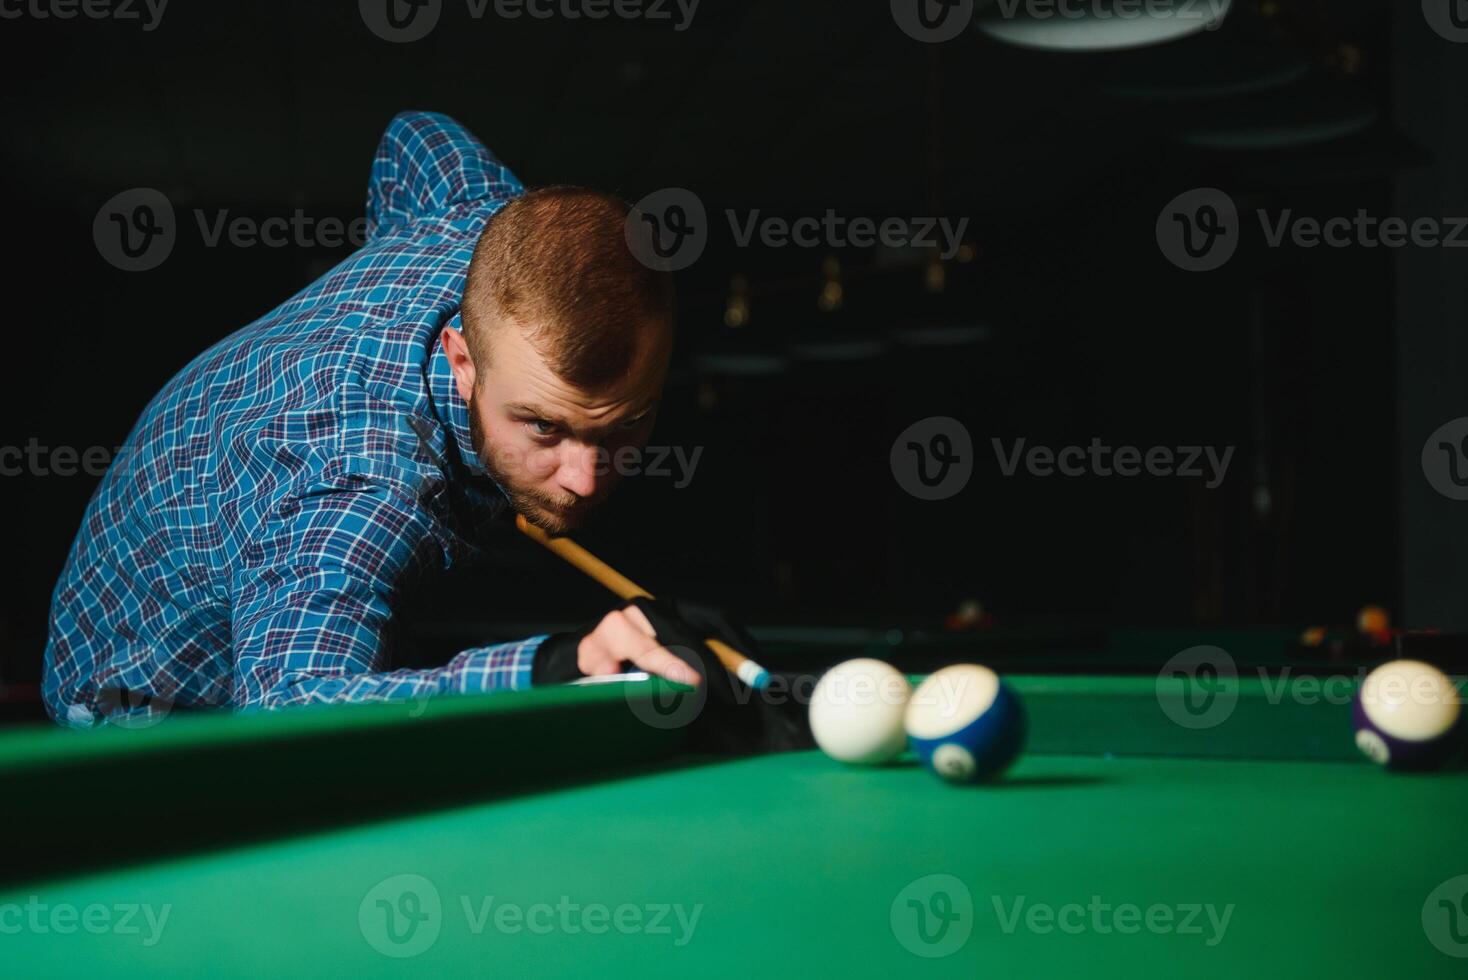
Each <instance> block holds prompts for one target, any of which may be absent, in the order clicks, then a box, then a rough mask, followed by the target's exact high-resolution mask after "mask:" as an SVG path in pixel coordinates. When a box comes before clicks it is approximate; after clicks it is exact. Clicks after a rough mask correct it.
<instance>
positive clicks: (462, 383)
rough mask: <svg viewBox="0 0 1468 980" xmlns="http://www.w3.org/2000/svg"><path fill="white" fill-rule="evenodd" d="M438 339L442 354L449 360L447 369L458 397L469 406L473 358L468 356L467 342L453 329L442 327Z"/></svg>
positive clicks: (472, 378)
mask: <svg viewBox="0 0 1468 980" xmlns="http://www.w3.org/2000/svg"><path fill="white" fill-rule="evenodd" d="M440 339H441V340H442V341H443V352H444V353H445V354H447V355H448V358H449V369H450V370H452V371H453V372H454V384H455V385H457V386H458V389H459V397H460V398H463V399H464V402H465V404H469V403H470V402H472V400H473V395H474V358H472V357H470V356H469V342H468V341H466V340H465V339H464V335H463V334H462V333H460V332H459V331H458V330H455V329H454V328H453V327H444V328H443V333H442V334H440Z"/></svg>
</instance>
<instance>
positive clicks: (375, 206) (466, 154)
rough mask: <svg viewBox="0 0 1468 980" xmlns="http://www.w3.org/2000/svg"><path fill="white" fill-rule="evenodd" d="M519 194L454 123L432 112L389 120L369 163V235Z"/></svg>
mask: <svg viewBox="0 0 1468 980" xmlns="http://www.w3.org/2000/svg"><path fill="white" fill-rule="evenodd" d="M523 191H524V187H523V186H522V185H521V184H520V181H519V179H518V178H517V177H516V176H515V175H514V174H513V173H511V172H510V170H509V168H507V167H506V166H505V165H504V164H503V163H500V161H499V160H497V159H496V158H495V156H494V154H492V153H490V152H489V150H487V149H485V147H484V144H483V143H480V142H479V140H477V139H475V138H474V136H473V134H472V133H470V132H469V131H468V130H467V129H465V128H464V127H463V126H461V125H460V124H459V123H458V122H456V121H455V120H453V119H451V118H449V117H448V116H445V115H443V114H442V113H437V112H403V113H399V114H398V115H397V116H394V117H393V120H392V122H390V123H389V124H388V127H387V131H386V132H384V133H383V134H382V141H381V142H380V143H378V145H377V154H376V156H374V157H373V160H372V179H371V182H370V183H369V184H368V187H367V222H368V237H369V239H371V238H376V237H377V236H378V235H379V234H380V233H384V232H386V231H388V230H390V229H392V228H394V227H396V226H398V225H402V224H406V223H408V222H411V221H413V220H414V219H416V218H420V217H423V216H425V215H430V214H435V213H437V212H441V211H443V210H445V209H447V208H450V207H453V206H454V205H457V204H466V203H469V204H476V205H482V204H483V203H484V202H485V201H486V200H490V201H492V200H495V199H501V200H503V199H508V198H510V197H513V196H515V195H517V194H520V193H522V192H523Z"/></svg>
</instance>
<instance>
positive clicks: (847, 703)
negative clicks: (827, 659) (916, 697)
mask: <svg viewBox="0 0 1468 980" xmlns="http://www.w3.org/2000/svg"><path fill="white" fill-rule="evenodd" d="M911 696H912V685H911V684H909V683H908V682H907V678H906V677H904V676H903V675H902V673H901V672H900V671H898V670H897V668H895V667H893V666H892V665H891V664H886V663H883V662H882V661H880V660H874V659H872V658H870V657H862V658H860V659H857V660H848V661H846V662H845V663H841V664H837V665H836V666H835V667H832V668H831V669H830V670H828V671H826V673H825V674H824V675H823V676H822V677H821V679H820V681H819V682H817V684H816V687H815V690H814V691H813V692H811V698H810V730H811V733H812V734H813V735H815V737H816V744H817V745H819V746H820V747H821V751H823V752H825V753H826V754H827V755H829V756H830V757H831V758H833V759H836V760H838V761H840V762H854V763H859V764H861V765H869V766H874V765H880V764H882V763H884V762H890V761H892V760H893V759H895V758H897V757H898V756H899V755H901V754H902V750H903V749H905V748H906V747H907V732H906V730H905V729H904V728H903V725H902V721H903V717H904V716H905V715H906V713H907V699H908V698H909V697H911Z"/></svg>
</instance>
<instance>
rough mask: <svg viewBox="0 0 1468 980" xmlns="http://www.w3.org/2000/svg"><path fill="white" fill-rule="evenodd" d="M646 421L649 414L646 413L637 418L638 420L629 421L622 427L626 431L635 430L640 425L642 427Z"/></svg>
mask: <svg viewBox="0 0 1468 980" xmlns="http://www.w3.org/2000/svg"><path fill="white" fill-rule="evenodd" d="M646 421H647V413H646V412H644V413H643V414H641V415H639V416H637V418H635V419H628V420H627V421H625V422H623V423H622V426H621V427H622V428H624V429H635V428H637V427H638V426H639V425H641V424H642V423H644V422H646Z"/></svg>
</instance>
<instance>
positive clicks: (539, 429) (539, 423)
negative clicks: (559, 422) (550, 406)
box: [525, 419, 556, 436]
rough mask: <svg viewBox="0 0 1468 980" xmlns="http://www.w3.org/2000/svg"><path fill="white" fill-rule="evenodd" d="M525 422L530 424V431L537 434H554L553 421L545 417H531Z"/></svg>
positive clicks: (554, 425)
mask: <svg viewBox="0 0 1468 980" xmlns="http://www.w3.org/2000/svg"><path fill="white" fill-rule="evenodd" d="M525 424H526V425H528V426H530V431H531V432H534V433H535V434H536V435H538V436H549V435H555V431H556V424H555V423H554V422H547V421H546V420H545V419H531V420H530V421H529V422H526V423H525Z"/></svg>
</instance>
